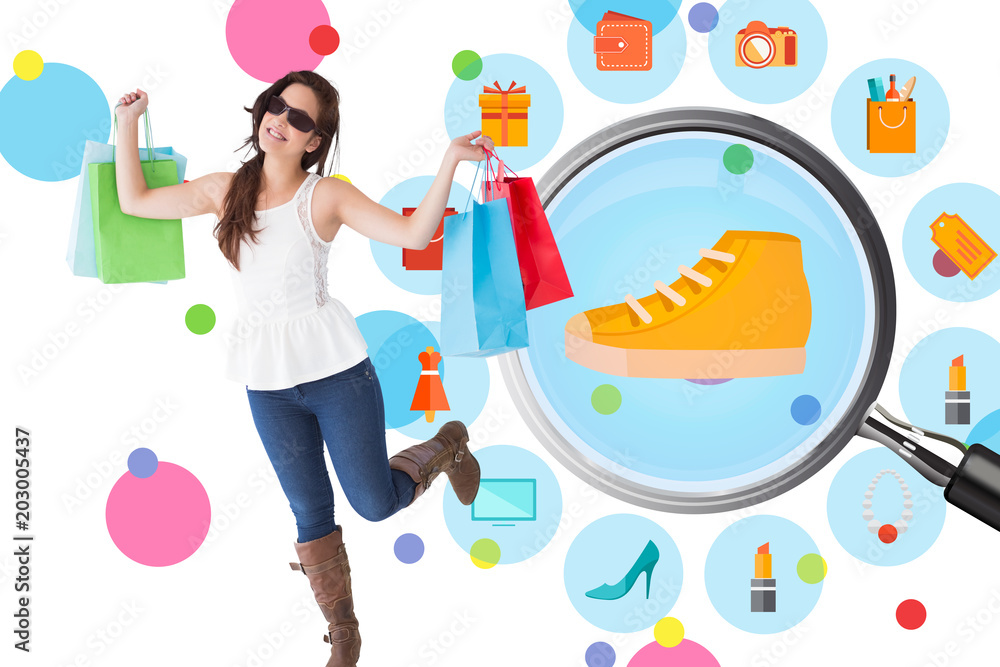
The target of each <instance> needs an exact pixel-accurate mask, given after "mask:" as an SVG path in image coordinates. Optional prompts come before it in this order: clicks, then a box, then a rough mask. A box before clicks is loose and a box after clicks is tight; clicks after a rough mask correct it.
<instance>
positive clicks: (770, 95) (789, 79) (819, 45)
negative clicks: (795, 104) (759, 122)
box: [708, 0, 827, 104]
mask: <svg viewBox="0 0 1000 667" xmlns="http://www.w3.org/2000/svg"><path fill="white" fill-rule="evenodd" d="M719 15H720V16H721V17H722V20H721V21H720V22H719V25H718V26H717V27H716V28H715V29H714V30H712V31H711V32H710V33H708V55H709V58H710V59H711V61H712V68H713V69H714V70H715V74H716V75H717V76H718V77H719V80H720V81H721V82H722V84H723V85H724V86H725V87H726V88H728V89H729V90H730V91H732V92H733V93H735V94H736V95H738V96H740V97H741V98H743V99H745V100H747V101H749V102H758V103H761V104H775V103H777V102H785V101H788V100H790V99H792V98H794V97H798V96H799V95H801V94H802V93H804V92H806V91H807V90H808V89H809V87H810V86H812V85H813V83H815V82H816V79H817V78H818V77H819V73H820V71H822V69H823V63H824V62H826V52H827V36H826V26H824V25H823V18H822V17H821V16H820V14H819V12H818V11H817V10H816V8H815V7H814V6H813V5H812V3H810V2H808V0H754V2H747V1H746V0H729V1H728V2H726V3H725V4H724V5H722V7H721V8H720V9H719ZM751 21H763V22H764V23H765V24H766V25H767V26H768V27H769V28H771V29H774V28H779V27H787V28H790V29H791V30H794V31H795V33H796V37H795V38H796V40H797V41H798V65H796V66H794V67H778V66H775V65H774V64H773V63H772V64H771V65H768V66H766V67H762V68H760V69H755V68H753V67H746V66H743V65H740V66H737V65H736V63H737V60H738V56H737V52H736V48H737V41H736V40H737V33H738V32H739V31H740V30H742V29H744V28H746V27H747V24H748V23H750V22H751Z"/></svg>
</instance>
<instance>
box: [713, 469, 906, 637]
mask: <svg viewBox="0 0 1000 667" xmlns="http://www.w3.org/2000/svg"><path fill="white" fill-rule="evenodd" d="M886 451H888V450H886ZM858 495H859V496H860V495H861V494H860V493H859V494H858ZM859 503H860V500H859ZM860 517H861V509H860V504H859V507H858V523H861V518H860ZM765 543H767V544H768V545H769V551H770V553H771V577H770V578H772V579H774V584H775V611H773V612H752V611H750V609H751V591H750V586H751V583H752V580H753V579H754V578H755V575H756V571H755V555H756V554H757V549H758V548H759V547H760V546H762V545H764V544H765ZM811 553H819V549H818V548H817V547H816V543H815V542H813V540H812V538H811V537H809V534H808V533H807V532H806V531H805V530H803V529H802V528H801V527H800V526H799V525H798V524H796V523H794V522H792V521H789V520H788V519H784V518H782V517H779V516H770V515H760V516H751V517H747V518H746V519H741V520H739V521H737V522H735V523H733V524H732V525H731V526H729V527H728V528H726V529H725V530H723V531H722V534H720V535H719V537H717V538H716V540H715V542H714V543H713V544H712V547H711V549H709V551H708V558H706V559H705V588H706V589H708V598H709V600H711V602H712V606H714V607H715V610H716V611H718V612H719V614H720V615H721V616H722V617H723V618H724V619H726V620H727V621H728V622H729V623H730V624H731V625H733V626H735V627H737V628H739V629H740V630H745V631H746V632H753V633H756V634H760V635H766V634H773V633H776V632H784V631H785V630H788V629H789V628H792V627H794V626H796V625H798V624H799V623H801V622H802V620H803V619H805V617H806V616H808V615H809V613H810V612H811V611H812V610H813V607H815V606H816V603H817V602H818V601H819V595H820V593H821V592H822V590H823V583H822V582H818V583H815V584H807V583H805V582H804V581H802V580H801V579H800V578H799V575H798V563H799V559H800V558H802V556H805V555H806V554H811Z"/></svg>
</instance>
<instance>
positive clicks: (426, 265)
mask: <svg viewBox="0 0 1000 667" xmlns="http://www.w3.org/2000/svg"><path fill="white" fill-rule="evenodd" d="M416 210H417V209H416V208H404V209H403V215H405V216H411V215H413V212H414V211H416ZM456 213H458V211H456V210H455V209H453V208H446V209H445V210H444V215H443V216H441V222H440V223H439V224H438V228H437V230H436V231H435V232H434V236H433V237H431V240H430V242H429V243H428V244H427V247H426V248H424V249H422V250H414V249H413V248H403V268H404V269H406V270H407V271H440V270H441V254H442V248H443V247H444V219H445V218H446V217H448V216H449V215H455V214H456Z"/></svg>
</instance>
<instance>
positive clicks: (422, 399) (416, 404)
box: [410, 345, 451, 422]
mask: <svg viewBox="0 0 1000 667" xmlns="http://www.w3.org/2000/svg"><path fill="white" fill-rule="evenodd" d="M417 359H419V360H420V380H418V381H417V390H416V391H415V392H414V393H413V402H412V403H410V410H423V412H424V418H425V419H427V421H429V422H432V421H434V413H435V412H436V411H437V410H450V409H451V406H449V405H448V397H447V396H445V393H444V385H443V384H442V383H441V374H440V373H438V369H437V367H438V364H440V363H441V355H440V354H439V353H437V352H435V351H434V347H433V346H432V345H428V346H427V350H426V351H424V352H421V353H420V354H418V355H417Z"/></svg>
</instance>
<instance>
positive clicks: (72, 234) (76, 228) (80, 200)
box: [66, 137, 187, 284]
mask: <svg viewBox="0 0 1000 667" xmlns="http://www.w3.org/2000/svg"><path fill="white" fill-rule="evenodd" d="M148 138H149V139H151V137H148ZM114 149H115V147H114V146H113V145H111V144H102V143H100V142H97V141H90V140H87V143H86V144H85V145H84V148H83V164H82V165H81V171H80V180H79V181H78V182H77V190H76V204H75V206H74V208H73V220H72V222H71V223H70V231H69V245H68V247H67V249H66V263H67V264H69V268H70V270H71V271H72V272H73V275H76V276H86V277H90V278H96V277H97V259H96V256H97V252H96V249H95V247H94V214H93V209H92V207H91V201H90V170H89V169H88V168H87V165H88V164H90V163H92V162H113V161H114V152H113V151H114ZM153 154H154V156H155V158H154V159H157V160H174V161H175V162H176V163H177V180H178V182H179V183H183V182H184V170H185V169H186V168H187V158H186V157H184V156H183V155H181V154H180V153H178V152H176V151H175V150H174V149H173V147H172V146H162V147H160V148H153ZM149 159H151V158H150V157H149V149H148V148H141V147H140V148H139V160H140V161H144V160H149ZM157 282H159V283H161V284H162V283H164V282H165V281H157Z"/></svg>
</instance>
